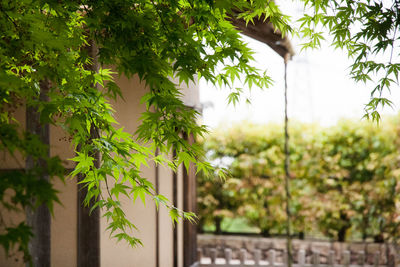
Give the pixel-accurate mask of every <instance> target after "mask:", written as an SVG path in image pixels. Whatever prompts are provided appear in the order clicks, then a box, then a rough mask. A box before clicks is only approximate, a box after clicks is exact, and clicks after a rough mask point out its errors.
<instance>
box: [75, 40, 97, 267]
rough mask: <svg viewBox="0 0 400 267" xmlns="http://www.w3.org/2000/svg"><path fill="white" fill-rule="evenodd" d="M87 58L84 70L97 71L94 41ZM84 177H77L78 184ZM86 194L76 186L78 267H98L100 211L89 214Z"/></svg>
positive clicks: (89, 47) (92, 131)
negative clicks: (87, 61) (88, 58)
mask: <svg viewBox="0 0 400 267" xmlns="http://www.w3.org/2000/svg"><path fill="white" fill-rule="evenodd" d="M87 51H88V54H89V56H90V57H91V58H92V60H93V61H92V62H93V63H92V65H89V66H86V69H88V70H92V71H98V69H99V64H98V62H97V54H98V49H97V47H96V45H95V44H94V41H92V40H91V41H89V46H88V47H87ZM95 130H96V129H95V128H94V126H92V128H91V134H92V136H93V137H94V136H95V132H96V131H95ZM93 157H94V158H95V161H94V165H95V167H96V168H98V167H99V164H100V155H99V153H98V152H94V154H93ZM84 178H85V177H84V176H83V175H79V176H78V182H80V181H82V180H83V179H84ZM86 194H87V188H86V187H84V185H83V184H78V207H77V209H78V222H77V223H78V245H77V249H78V259H77V264H78V267H99V266H100V211H99V208H96V209H94V210H93V211H92V212H91V213H90V208H91V207H92V205H93V204H94V203H93V201H92V202H91V203H90V204H89V206H85V205H84V204H83V201H84V199H85V196H86Z"/></svg>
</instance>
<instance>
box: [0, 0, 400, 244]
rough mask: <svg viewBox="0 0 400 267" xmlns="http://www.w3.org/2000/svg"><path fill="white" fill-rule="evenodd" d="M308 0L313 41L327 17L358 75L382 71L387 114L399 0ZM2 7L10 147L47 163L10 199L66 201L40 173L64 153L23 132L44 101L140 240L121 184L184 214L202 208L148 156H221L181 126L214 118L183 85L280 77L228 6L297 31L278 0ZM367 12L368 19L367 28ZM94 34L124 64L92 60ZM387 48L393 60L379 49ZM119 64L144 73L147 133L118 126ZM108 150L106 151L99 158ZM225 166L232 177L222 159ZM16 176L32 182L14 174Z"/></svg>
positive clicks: (0, 123)
mask: <svg viewBox="0 0 400 267" xmlns="http://www.w3.org/2000/svg"><path fill="white" fill-rule="evenodd" d="M304 2H305V4H306V5H308V6H311V7H313V10H314V12H313V15H305V16H304V17H303V19H301V21H302V22H303V25H302V26H301V27H300V29H299V31H300V32H302V34H303V36H304V37H305V38H310V42H309V43H308V44H305V45H304V47H315V46H318V45H319V44H320V40H321V39H322V34H321V33H319V32H317V31H316V30H315V29H316V28H315V26H314V25H315V24H320V25H324V26H325V27H327V28H328V29H329V31H330V33H331V34H332V35H333V36H334V45H336V46H337V47H341V48H345V49H347V50H348V52H349V54H350V55H352V56H354V57H355V61H354V64H353V66H352V70H351V74H352V75H353V76H354V78H355V79H356V80H359V81H366V80H369V79H370V75H372V74H373V75H376V76H377V81H378V83H377V85H376V88H375V89H374V90H373V91H372V93H373V98H372V100H371V102H370V103H369V104H368V105H367V106H366V111H367V116H371V117H372V118H373V119H377V118H378V117H379V113H378V112H377V110H376V108H377V107H378V106H379V105H388V104H390V102H389V100H387V99H385V98H382V97H381V95H380V94H381V93H382V92H383V90H386V89H389V88H390V86H391V84H393V83H394V82H395V81H397V76H398V70H399V65H398V63H395V61H394V60H393V58H392V54H393V50H394V47H395V43H396V41H397V39H398V37H397V28H398V26H399V21H400V20H399V13H398V10H399V8H398V1H394V2H393V6H392V7H390V8H386V7H384V6H383V5H382V4H381V3H379V2H378V3H376V2H369V1H367V2H359V1H345V2H343V1H326V0H325V1H309V0H306V1H304ZM0 14H1V16H0V28H1V29H2V30H1V33H0V134H1V135H0V138H1V139H0V141H1V142H0V149H1V150H2V151H5V152H7V153H8V154H9V155H11V157H14V158H15V159H18V158H20V156H21V157H22V158H23V160H25V159H26V158H27V157H32V158H33V159H35V162H39V159H40V161H41V162H46V164H43V165H44V166H47V167H46V168H45V169H43V168H39V166H36V167H34V168H33V169H31V170H29V171H27V170H22V171H20V172H19V173H18V174H13V175H15V176H17V177H19V178H18V179H16V180H12V179H6V178H5V179H2V183H1V191H0V195H1V197H2V198H1V205H2V206H5V207H6V208H8V209H12V210H14V209H20V210H24V209H25V208H26V207H27V206H29V205H31V204H30V203H31V202H30V201H27V199H30V198H32V197H34V198H35V199H36V200H37V203H35V204H34V206H37V205H39V204H41V203H46V204H47V205H48V206H49V207H50V208H51V205H52V203H53V202H54V201H57V195H56V192H55V190H54V189H53V187H52V184H51V183H46V182H42V181H38V179H35V178H34V177H38V176H40V175H43V174H46V175H49V176H50V177H52V179H53V177H60V178H61V179H63V173H64V172H63V167H62V164H61V162H60V160H58V159H57V158H54V157H48V156H46V155H44V151H46V146H45V145H44V144H42V143H41V142H40V141H39V139H38V138H37V137H36V136H34V135H32V133H29V132H24V131H23V130H22V129H23V127H22V125H21V123H22V122H19V121H17V119H16V116H15V111H16V110H17V109H23V108H24V107H30V108H34V109H35V110H37V111H38V112H40V120H41V123H42V124H54V125H57V126H58V127H61V128H62V129H63V130H64V131H65V135H66V136H67V138H69V139H70V140H71V142H72V144H73V147H74V149H75V150H76V152H77V157H75V158H74V159H73V160H74V161H76V162H77V167H76V169H75V170H74V171H73V172H72V176H76V175H81V176H82V177H84V180H83V182H82V183H83V184H84V185H85V186H86V188H87V189H88V191H89V193H88V194H87V196H86V199H85V204H88V203H89V202H90V201H91V200H94V201H95V203H96V204H95V207H99V208H102V209H103V210H104V214H106V215H105V216H106V217H107V219H108V220H109V229H110V231H111V232H112V233H113V234H114V236H115V237H116V238H117V239H119V240H120V239H124V240H126V241H127V242H128V243H130V244H131V245H136V244H137V243H138V242H139V241H138V240H137V239H136V238H134V237H133V236H131V235H130V231H128V229H131V228H134V225H133V224H132V223H131V222H129V221H128V220H127V219H126V217H125V216H124V213H123V211H122V209H121V205H120V202H119V198H120V196H121V195H129V196H132V198H134V199H136V198H137V197H139V198H140V199H141V200H142V201H143V202H144V200H145V197H146V196H150V197H151V198H152V199H154V200H155V201H156V203H158V204H163V205H164V206H166V207H167V208H168V209H169V210H170V211H172V212H171V216H172V219H173V220H176V219H177V218H180V217H183V218H188V219H191V218H193V215H192V214H191V213H184V212H183V211H179V210H177V209H176V208H175V207H173V206H172V205H171V204H169V202H168V201H167V200H165V199H164V198H163V197H161V196H157V195H156V194H155V192H154V190H153V186H152V185H151V183H149V182H148V180H147V179H146V178H145V177H142V175H141V172H140V167H141V166H142V165H146V164H149V162H155V163H157V164H161V163H162V164H165V165H167V166H169V167H171V168H172V169H175V168H176V166H177V165H179V164H181V163H183V164H184V165H185V166H186V167H187V166H188V165H189V163H190V162H193V163H194V164H195V165H197V167H198V169H199V170H201V171H202V172H204V173H206V174H210V175H211V174H212V173H214V170H212V168H211V167H210V164H207V163H203V162H201V161H199V160H198V159H199V158H202V149H201V147H199V146H197V145H191V144H190V143H188V142H187V141H186V140H185V139H184V138H182V135H181V133H186V134H188V135H193V136H194V137H195V138H196V137H198V136H202V135H203V134H204V133H205V132H206V129H205V127H204V126H199V125H197V124H196V116H197V115H198V113H197V112H196V111H194V110H192V109H189V108H187V107H185V106H184V104H183V103H182V101H181V100H180V98H179V96H180V95H181V92H180V90H179V86H180V85H181V84H184V83H186V84H187V83H188V82H189V81H195V79H196V77H201V78H203V79H205V80H206V81H209V82H211V83H213V84H219V85H220V86H221V85H224V86H225V87H228V88H230V89H231V91H232V92H231V94H230V97H229V100H228V101H229V102H232V103H236V102H237V101H238V100H239V98H240V92H241V89H240V88H236V87H234V81H235V80H237V79H239V78H240V77H245V78H244V80H243V81H241V82H242V83H243V87H245V86H248V87H252V86H258V87H260V88H266V87H268V86H269V85H270V83H271V79H270V77H268V76H267V75H266V74H265V73H261V72H260V71H259V70H257V69H256V68H254V67H252V66H251V64H250V63H251V61H252V60H253V57H252V52H251V51H250V50H249V49H248V48H247V47H246V45H245V44H244V43H243V42H242V40H241V39H240V36H239V33H238V31H237V30H236V29H235V28H234V27H233V26H232V25H231V23H230V22H229V20H228V18H229V17H230V16H232V14H238V15H236V16H238V17H241V18H243V19H244V20H245V21H246V23H252V21H253V18H254V17H256V16H260V15H263V14H264V15H265V18H266V19H268V20H269V21H270V22H272V23H273V24H274V25H275V27H276V29H277V30H279V31H280V32H281V33H282V34H283V35H286V34H288V33H290V32H291V31H292V28H291V27H290V26H289V18H288V17H287V16H285V15H284V14H282V13H281V12H280V10H279V8H278V6H277V5H276V4H275V3H274V2H272V1H265V0H255V1H246V0H234V1H231V0H229V1H228V0H219V1H208V0H206V1H203V0H199V1H192V0H179V1H152V0H137V1H133V0H129V1H120V0H101V1H98V0H81V1H72V0H69V1H46V0H21V1H8V0H2V1H1V2H0ZM359 24H360V25H363V26H362V27H361V30H357V29H356V27H357V26H358V25H359ZM93 43H95V44H96V46H97V47H98V48H99V51H98V55H97V56H98V60H99V63H100V65H101V66H113V67H114V68H115V71H116V73H115V74H114V73H112V72H111V71H110V70H108V69H106V68H100V69H99V70H97V69H96V68H95V67H94V66H93V62H94V61H96V59H95V58H93V57H94V55H91V54H90V53H88V49H87V48H88V47H89V46H91V45H92V44H93ZM388 50H390V51H391V53H390V60H388V62H385V63H381V62H375V61H374V60H373V59H371V56H374V55H376V54H378V53H381V52H384V51H388ZM219 66H224V67H223V69H222V72H218V68H219ZM119 75H125V76H127V77H132V76H133V75H137V76H138V77H139V78H140V79H141V80H142V81H143V82H144V83H145V84H146V85H147V88H148V91H147V94H146V95H145V96H144V97H143V99H142V102H143V103H146V106H147V111H146V112H144V113H143V114H142V117H141V124H140V126H139V127H138V129H137V132H136V133H128V132H126V131H124V130H123V129H122V128H119V129H118V128H117V127H116V126H115V125H116V122H115V119H114V118H113V109H112V106H111V105H110V103H109V100H110V99H116V100H119V99H120V97H121V90H120V89H119V88H118V86H117V84H116V83H115V82H114V81H113V79H114V77H116V76H119ZM171 78H175V79H176V80H177V81H178V83H177V84H175V83H174V82H172V81H171ZM43 82H48V83H49V84H50V88H49V90H48V92H46V94H47V95H46V96H47V98H48V99H49V101H43V100H41V99H40V97H39V96H40V92H41V84H42V83H43ZM99 88H102V89H101V90H99ZM122 97H123V96H122ZM156 150H158V151H159V154H158V155H156V153H155V151H156ZM172 150H175V152H176V153H175V154H176V155H177V156H176V158H174V159H172V160H168V159H167V157H165V155H167V154H169V153H170V152H171V151H172ZM271 153H272V152H271ZM97 154H98V155H99V156H100V158H101V160H100V161H95V160H94V158H95V156H96V155H97ZM274 164H278V163H277V162H275V163H274ZM22 165H23V164H22ZM21 169H23V167H22V168H21ZM217 173H218V175H219V176H220V177H225V173H224V171H223V169H219V170H217ZM108 180H110V182H108ZM16 181H21V182H20V183H18V184H14V183H16ZM37 183H43V184H40V185H39V184H37ZM33 184H34V185H33ZM101 184H106V187H107V189H106V190H103V189H102V187H101V186H100V185H101ZM28 185H29V186H28ZM10 197H11V198H12V201H10ZM14 226H15V225H14ZM1 227H2V232H1V237H2V238H3V237H4V238H5V237H7V233H9V232H10V231H11V230H10V229H12V227H13V226H12V225H7V223H5V222H3V221H2V222H1ZM15 227H17V226H15ZM3 230H4V231H3ZM3 232H4V235H3ZM13 240H19V241H16V242H17V243H19V245H20V247H21V248H24V247H26V242H25V241H26V240H28V238H23V239H13ZM13 242H14V241H13ZM2 244H5V243H4V242H2Z"/></svg>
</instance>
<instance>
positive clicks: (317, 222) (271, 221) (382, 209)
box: [198, 120, 400, 241]
mask: <svg viewBox="0 0 400 267" xmlns="http://www.w3.org/2000/svg"><path fill="white" fill-rule="evenodd" d="M397 124H398V123H397V120H396V121H395V120H391V121H388V122H386V123H384V124H382V125H380V126H379V127H378V126H376V125H372V124H369V123H362V122H354V121H347V122H342V123H340V124H339V125H337V126H334V127H331V128H327V129H324V128H319V127H317V126H316V125H302V124H298V123H297V124H294V125H293V126H292V127H291V129H290V131H291V140H292V142H291V145H290V161H291V165H292V169H291V170H292V171H291V174H290V175H291V181H290V183H291V188H292V207H291V208H292V210H291V213H292V214H293V218H292V223H293V227H294V230H295V231H296V232H297V233H302V234H305V233H308V234H312V233H318V232H320V233H322V234H324V235H325V236H326V237H330V238H337V239H339V240H341V241H343V240H344V239H345V238H346V237H349V236H353V237H359V238H363V239H365V238H373V239H375V240H376V241H382V240H389V239H390V238H397V234H396V231H398V229H399V228H398V227H399V223H400V221H399V217H398V216H399V214H398V211H397V208H396V207H397V206H398V205H399V203H400V202H399V199H398V197H397V195H398V193H399V186H398V185H399V177H398V172H399V166H400V162H399V159H398V152H397V151H398V149H399V146H398V145H399V144H398V139H399V137H398V129H397V128H398V126H397ZM282 131H283V130H282V127H281V126H280V125H268V126H260V125H252V124H245V123H241V124H240V126H236V127H232V128H231V129H225V130H223V131H222V130H220V131H218V132H216V133H215V134H212V135H211V136H209V137H208V138H207V139H206V141H205V149H206V150H207V155H208V156H209V158H210V160H211V161H214V162H215V163H219V164H222V165H223V166H224V167H226V168H228V169H229V171H230V172H231V173H232V178H228V179H227V181H226V183H225V184H226V185H225V186H223V187H222V188H223V191H222V192H221V186H220V185H219V183H210V181H209V180H207V179H204V178H203V179H201V180H200V184H199V189H198V190H199V191H198V192H199V203H201V204H200V206H199V207H200V211H199V216H200V220H202V218H207V221H206V222H210V221H211V220H212V217H211V214H212V215H213V216H215V215H216V214H223V215H225V214H226V212H223V211H224V210H229V211H230V212H231V213H233V214H229V215H230V216H231V217H232V216H236V217H237V216H239V217H244V218H246V219H247V220H248V222H249V223H250V224H251V225H254V226H257V227H258V228H259V229H260V231H261V233H262V234H264V235H266V236H268V235H270V234H272V233H273V234H280V233H282V232H284V229H285V228H284V225H285V223H286V220H285V218H286V214H285V206H284V201H283V199H284V197H285V193H284V188H283V187H284V184H283V178H284V173H283V164H284V162H283V161H284V154H283V141H284V135H283V132H282ZM226 196H229V197H230V198H229V201H230V202H229V203H235V205H229V206H228V205H227V204H226V200H227V197H226ZM210 200H212V201H210ZM232 207H234V208H232ZM210 210H213V212H212V213H211V212H210ZM225 216H226V215H225Z"/></svg>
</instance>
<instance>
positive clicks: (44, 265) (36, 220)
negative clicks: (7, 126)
mask: <svg viewBox="0 0 400 267" xmlns="http://www.w3.org/2000/svg"><path fill="white" fill-rule="evenodd" d="M49 89H50V83H49V82H48V81H42V82H41V83H40V95H39V101H48V96H47V94H48V91H49ZM26 131H27V132H29V133H30V134H35V135H37V136H38V137H39V139H40V141H41V142H42V143H43V144H44V145H47V151H46V153H47V155H48V156H49V155H50V148H49V144H50V133H49V125H48V124H45V125H42V124H41V123H40V112H38V110H37V108H36V107H32V106H27V107H26ZM35 167H39V168H42V169H43V170H45V169H46V162H45V161H44V160H41V159H39V160H34V159H33V158H32V157H31V156H28V157H27V159H26V169H27V171H29V170H30V169H33V168H35ZM37 179H43V180H46V181H49V176H48V175H46V173H45V172H43V173H41V174H38V177H37ZM35 202H36V200H35V199H32V203H33V204H34V203H35ZM26 221H27V224H28V225H29V226H31V227H32V232H33V235H34V236H33V238H32V239H31V240H30V242H29V245H28V247H29V253H30V254H31V256H32V263H33V266H34V267H39V266H40V267H50V260H51V259H50V251H51V249H50V248H51V244H50V238H51V236H50V225H51V216H50V211H49V209H48V208H47V206H46V205H45V204H42V205H40V206H39V207H38V208H37V209H32V208H27V209H26Z"/></svg>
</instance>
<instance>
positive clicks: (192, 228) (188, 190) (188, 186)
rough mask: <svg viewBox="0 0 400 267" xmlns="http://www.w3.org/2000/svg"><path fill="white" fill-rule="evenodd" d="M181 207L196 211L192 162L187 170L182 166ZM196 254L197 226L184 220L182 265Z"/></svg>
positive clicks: (188, 137)
mask: <svg viewBox="0 0 400 267" xmlns="http://www.w3.org/2000/svg"><path fill="white" fill-rule="evenodd" d="M184 138H185V139H186V140H188V141H189V143H193V142H194V140H193V137H192V136H188V135H187V134H184ZM183 168H184V169H183V192H184V195H183V209H184V211H191V212H195V213H196V212H197V194H196V172H195V168H194V166H193V164H190V167H189V170H186V168H185V167H183ZM196 256H197V227H196V224H193V223H190V222H189V221H187V220H186V221H184V223H183V257H184V259H183V266H184V267H189V266H191V265H192V264H193V263H195V262H196V260H197V259H196Z"/></svg>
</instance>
